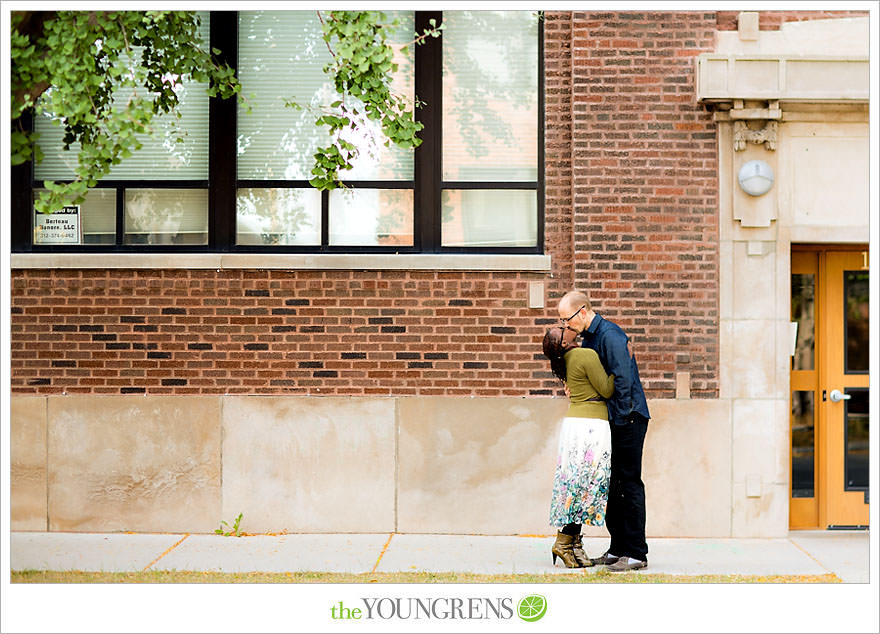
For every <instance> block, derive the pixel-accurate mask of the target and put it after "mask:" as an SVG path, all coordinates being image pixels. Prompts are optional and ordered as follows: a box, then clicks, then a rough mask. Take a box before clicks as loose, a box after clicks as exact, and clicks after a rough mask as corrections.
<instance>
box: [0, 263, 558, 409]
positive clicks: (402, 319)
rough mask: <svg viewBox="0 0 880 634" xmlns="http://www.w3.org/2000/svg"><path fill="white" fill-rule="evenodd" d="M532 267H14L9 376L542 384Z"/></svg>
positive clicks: (95, 388)
mask: <svg viewBox="0 0 880 634" xmlns="http://www.w3.org/2000/svg"><path fill="white" fill-rule="evenodd" d="M108 257H112V256H108ZM543 277H544V276H543V275H541V274H525V273H523V274H517V273H451V272H450V273H445V272H423V273H422V272H392V271H380V272H356V271H342V272H335V271H319V272H309V271H299V272H288V271H219V272H217V271H213V270H210V271H195V270H163V271H140V270H123V269H109V270H83V271H76V270H73V271H65V270H26V271H18V270H16V271H13V279H12V323H11V328H12V342H11V353H12V362H11V369H12V390H13V391H14V392H34V393H62V392H67V393H94V394H120V393H123V394H130V393H147V394H319V395H339V394H346V395H416V394H423V395H458V396H468V395H473V396H510V395H526V394H529V392H530V391H534V390H537V391H539V393H543V389H544V388H545V385H546V384H548V383H551V382H550V380H549V378H548V377H549V374H548V372H547V363H546V361H545V360H543V357H541V359H536V353H538V355H540V341H541V336H542V335H543V330H544V328H545V325H546V323H547V321H548V320H547V318H545V312H546V311H543V310H535V309H529V308H528V282H529V281H530V280H535V279H543ZM554 387H555V386H554Z"/></svg>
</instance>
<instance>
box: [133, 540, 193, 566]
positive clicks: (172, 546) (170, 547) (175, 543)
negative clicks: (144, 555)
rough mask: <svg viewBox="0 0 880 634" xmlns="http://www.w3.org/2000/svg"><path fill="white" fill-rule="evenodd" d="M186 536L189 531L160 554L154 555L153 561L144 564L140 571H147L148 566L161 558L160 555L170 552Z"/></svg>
mask: <svg viewBox="0 0 880 634" xmlns="http://www.w3.org/2000/svg"><path fill="white" fill-rule="evenodd" d="M187 537H189V533H187V534H186V535H184V536H183V537H181V538H180V539H178V540H177V541H176V542H174V543H173V544H172V545H171V546H169V547H168V548H166V549H165V552H164V553H162V554H161V555H159V556H158V557H156V558H155V559H154V560H153V561H151V562H150V563H148V564H147V565H146V566H144V569H143V570H141V572H146V571H147V568H149V567H150V566H152V565H153V564H154V563H156V562H157V561H159V560H160V559H162V557H164V556H165V555H167V554H168V553H170V552H171V551H172V550H174V549H175V548H177V547H178V546H180V544H181V543H182V542H183V540H184V539H186V538H187Z"/></svg>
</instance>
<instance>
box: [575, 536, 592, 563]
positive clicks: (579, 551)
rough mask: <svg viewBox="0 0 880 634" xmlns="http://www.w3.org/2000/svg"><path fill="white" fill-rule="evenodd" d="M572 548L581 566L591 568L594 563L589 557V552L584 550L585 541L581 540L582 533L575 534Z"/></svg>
mask: <svg viewBox="0 0 880 634" xmlns="http://www.w3.org/2000/svg"><path fill="white" fill-rule="evenodd" d="M571 550H572V552H573V553H574V558H575V559H577V562H578V563H579V564H580V566H581V568H589V567H590V566H592V565H593V561H592V560H591V559H590V558H589V557H587V553H585V552H584V542H583V541H582V540H581V535H580V533H578V534H577V535H576V536H575V538H574V541H573V542H572V544H571Z"/></svg>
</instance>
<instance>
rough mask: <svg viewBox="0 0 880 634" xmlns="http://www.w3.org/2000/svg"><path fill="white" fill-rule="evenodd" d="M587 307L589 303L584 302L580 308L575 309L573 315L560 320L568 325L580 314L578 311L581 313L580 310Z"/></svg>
mask: <svg viewBox="0 0 880 634" xmlns="http://www.w3.org/2000/svg"><path fill="white" fill-rule="evenodd" d="M586 307H587V305H586V304H584V305H583V306H581V307H580V308H578V309H577V310H576V311H574V314H573V315H572V316H571V317H566V318H564V319H560V320H559V321H561V322H562V324H563V325H567V324H568V322H570V321H571V320H572V319H574V318H575V317H577V316H578V313H580V312H581V311H582V310H583V309H584V308H586Z"/></svg>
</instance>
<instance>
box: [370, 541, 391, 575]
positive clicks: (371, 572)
mask: <svg viewBox="0 0 880 634" xmlns="http://www.w3.org/2000/svg"><path fill="white" fill-rule="evenodd" d="M393 537H394V533H391V534H390V535H388V541H386V542H385V545H384V546H382V552H381V553H379V558H378V559H377V560H376V565H375V566H373V569H372V570H371V571H370V574H373V573H374V572H376V568H378V567H379V562H380V561H382V557H384V556H385V551H386V550H388V544H390V543H391V539H392V538H393Z"/></svg>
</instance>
